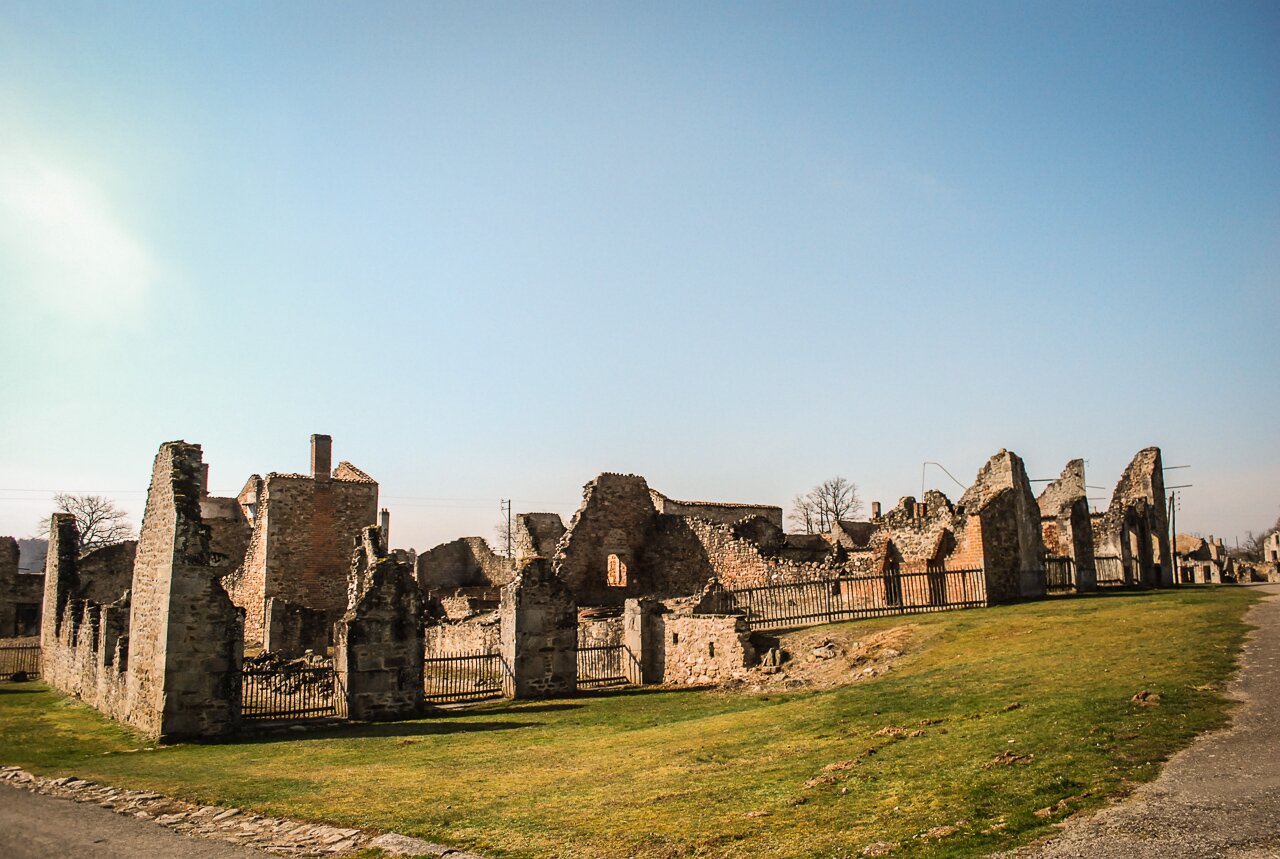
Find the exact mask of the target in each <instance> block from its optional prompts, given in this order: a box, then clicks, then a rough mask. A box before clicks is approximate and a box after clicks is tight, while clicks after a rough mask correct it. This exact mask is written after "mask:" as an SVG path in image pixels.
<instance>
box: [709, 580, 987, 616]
mask: <svg viewBox="0 0 1280 859" xmlns="http://www.w3.org/2000/svg"><path fill="white" fill-rule="evenodd" d="M712 603H713V604H714V603H719V604H720V605H718V606H714V605H713V610H721V611H726V612H731V611H736V612H741V613H742V615H743V616H744V617H745V618H746V621H747V624H748V625H749V626H750V627H751V628H752V629H782V628H785V627H791V626H806V625H809V624H816V623H833V622H835V621H841V620H853V619H856V618H864V617H880V616H882V615H896V614H916V613H920V612H932V611H946V610H949V609H959V608H976V607H978V606H985V605H986V604H987V584H986V577H985V575H984V574H983V571H982V569H980V568H978V569H969V570H927V571H924V572H915V573H899V572H893V571H889V572H885V573H882V574H874V575H873V574H863V575H856V576H839V577H836V578H830V579H821V580H818V581H812V582H797V583H792V584H784V585H766V586H764V587H758V588H743V589H740V590H732V591H723V592H722V594H720V595H718V596H716V597H715V598H714V599H713V600H712Z"/></svg>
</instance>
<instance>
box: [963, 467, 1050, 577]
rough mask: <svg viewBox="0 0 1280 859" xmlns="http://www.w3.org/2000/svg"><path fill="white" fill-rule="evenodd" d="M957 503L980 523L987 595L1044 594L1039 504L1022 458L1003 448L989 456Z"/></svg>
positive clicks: (1042, 544) (1042, 546) (1042, 539)
mask: <svg viewBox="0 0 1280 859" xmlns="http://www.w3.org/2000/svg"><path fill="white" fill-rule="evenodd" d="M959 507H961V508H963V509H964V512H965V514H966V515H968V516H971V517H975V516H976V517H977V518H978V520H979V522H980V523H981V526H982V567H983V569H984V570H985V571H986V578H987V598H988V600H990V601H992V602H1002V601H1004V600H1009V599H1017V598H1019V597H1035V596H1044V538H1043V537H1042V535H1041V530H1040V506H1039V505H1038V504H1037V503H1036V497H1035V495H1034V493H1032V491H1031V481H1030V480H1029V479H1028V478H1027V472H1026V468H1025V467H1024V466H1023V464H1022V459H1021V458H1020V457H1019V456H1018V455H1017V454H1015V453H1011V452H1010V451H1007V450H1001V451H1000V452H999V453H997V454H996V455H995V456H993V457H991V459H989V460H987V463H986V464H985V465H984V466H983V467H982V469H981V470H979V472H978V476H977V478H976V479H975V480H974V483H973V485H972V486H970V487H969V488H968V490H966V491H965V493H964V495H963V496H961V498H960V502H959Z"/></svg>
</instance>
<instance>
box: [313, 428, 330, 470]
mask: <svg viewBox="0 0 1280 859" xmlns="http://www.w3.org/2000/svg"><path fill="white" fill-rule="evenodd" d="M332 472H333V439H332V438H330V437H329V436H327V435H318V434H313V435H312V436H311V476H312V477H314V478H315V479H316V480H328V479H329V475H330V474H331V473H332Z"/></svg>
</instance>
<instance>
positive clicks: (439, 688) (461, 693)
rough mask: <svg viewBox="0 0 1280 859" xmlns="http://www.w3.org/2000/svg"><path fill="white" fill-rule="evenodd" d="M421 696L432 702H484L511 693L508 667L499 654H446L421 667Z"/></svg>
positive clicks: (435, 657)
mask: <svg viewBox="0 0 1280 859" xmlns="http://www.w3.org/2000/svg"><path fill="white" fill-rule="evenodd" d="M422 680H423V692H424V695H423V697H424V698H425V700H427V701H430V702H432V703H444V702H447V701H483V700H485V699H488V698H505V697H508V696H510V695H511V669H510V667H508V665H507V664H506V662H504V661H503V659H502V655H501V654H499V653H486V652H484V651H477V652H475V653H446V654H441V655H439V656H429V657H427V658H426V659H425V660H423V666H422Z"/></svg>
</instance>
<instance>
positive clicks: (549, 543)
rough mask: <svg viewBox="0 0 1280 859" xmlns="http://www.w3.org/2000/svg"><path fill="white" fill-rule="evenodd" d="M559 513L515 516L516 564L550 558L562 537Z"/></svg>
mask: <svg viewBox="0 0 1280 859" xmlns="http://www.w3.org/2000/svg"><path fill="white" fill-rule="evenodd" d="M564 531H565V528H564V521H563V520H562V519H561V518H560V514H559V513H520V514H518V515H517V516H516V536H515V543H516V549H515V550H516V563H519V562H521V561H526V560H529V559H530V558H551V557H554V556H555V553H556V546H557V545H559V543H560V540H561V538H562V537H564Z"/></svg>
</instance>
